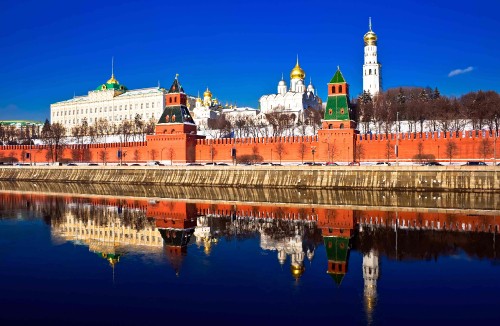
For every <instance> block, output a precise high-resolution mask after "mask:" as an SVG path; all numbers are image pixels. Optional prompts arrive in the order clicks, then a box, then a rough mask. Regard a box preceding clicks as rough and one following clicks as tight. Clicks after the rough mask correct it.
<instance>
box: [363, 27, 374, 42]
mask: <svg viewBox="0 0 500 326" xmlns="http://www.w3.org/2000/svg"><path fill="white" fill-rule="evenodd" d="M364 40H365V45H377V34H375V33H374V32H373V31H372V30H369V31H368V33H366V34H365V36H364Z"/></svg>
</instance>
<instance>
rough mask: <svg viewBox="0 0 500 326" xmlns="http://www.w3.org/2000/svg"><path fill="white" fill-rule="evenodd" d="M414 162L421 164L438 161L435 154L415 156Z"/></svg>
mask: <svg viewBox="0 0 500 326" xmlns="http://www.w3.org/2000/svg"><path fill="white" fill-rule="evenodd" d="M413 160H414V161H418V162H420V163H424V162H433V161H435V160H436V157H435V156H434V154H417V155H414V156H413Z"/></svg>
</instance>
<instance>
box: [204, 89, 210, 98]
mask: <svg viewBox="0 0 500 326" xmlns="http://www.w3.org/2000/svg"><path fill="white" fill-rule="evenodd" d="M203 96H204V97H206V96H208V97H212V92H211V91H210V90H209V89H208V87H207V90H206V91H205V92H204V93H203Z"/></svg>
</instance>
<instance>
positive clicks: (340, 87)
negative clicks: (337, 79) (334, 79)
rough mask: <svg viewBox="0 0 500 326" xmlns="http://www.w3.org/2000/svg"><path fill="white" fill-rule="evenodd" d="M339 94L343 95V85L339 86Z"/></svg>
mask: <svg viewBox="0 0 500 326" xmlns="http://www.w3.org/2000/svg"><path fill="white" fill-rule="evenodd" d="M339 93H342V85H339Z"/></svg>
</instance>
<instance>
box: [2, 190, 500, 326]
mask: <svg viewBox="0 0 500 326" xmlns="http://www.w3.org/2000/svg"><path fill="white" fill-rule="evenodd" d="M0 205H1V211H2V212H3V214H2V216H6V215H7V214H5V212H26V211H28V212H29V211H34V212H38V213H39V214H41V215H43V216H44V221H45V223H47V224H48V225H50V227H51V235H52V239H53V241H54V243H57V244H60V243H64V242H72V243H74V244H75V245H81V246H85V247H88V250H89V251H90V252H92V253H95V254H96V255H98V256H99V257H101V258H102V259H105V260H106V261H107V262H108V264H109V265H110V266H111V267H112V268H113V269H114V268H115V266H116V265H117V264H119V263H120V260H121V259H123V257H126V256H127V255H128V254H129V253H132V252H134V253H138V252H140V253H141V254H144V255H148V254H160V253H161V254H162V255H164V257H166V258H167V259H168V261H169V263H170V265H171V268H172V270H173V271H174V273H175V274H176V275H179V274H180V273H181V272H182V267H183V262H184V259H185V257H186V256H187V255H188V251H189V248H190V247H191V245H193V246H196V247H197V248H200V249H202V250H203V252H204V254H205V255H206V256H210V255H212V254H213V251H214V250H216V248H217V246H218V244H219V242H220V241H221V239H226V240H228V241H230V240H232V239H236V240H242V239H248V238H256V237H257V238H259V239H260V248H261V249H262V250H263V251H264V252H269V253H273V254H274V255H275V257H276V263H277V264H279V265H281V266H282V268H285V265H287V264H289V271H290V274H289V275H291V277H293V278H294V279H295V281H296V282H300V279H301V277H303V275H304V274H305V273H307V272H308V271H307V269H308V267H307V266H308V264H312V262H313V261H315V260H319V261H320V264H322V265H323V266H324V270H325V271H326V273H328V275H330V276H331V278H332V281H333V282H334V284H335V285H336V286H337V287H341V286H342V283H343V280H344V278H345V277H346V275H347V274H348V273H349V270H350V269H352V268H361V269H362V276H363V281H364V286H363V292H362V293H363V294H362V296H363V299H362V300H363V307H364V310H365V313H366V320H367V321H368V323H371V322H372V320H373V315H374V313H375V309H376V307H377V301H378V300H377V297H378V295H377V283H378V281H379V279H380V277H381V276H380V275H381V271H380V269H381V264H380V257H381V256H385V257H388V258H389V259H395V260H437V259H438V258H439V257H440V256H443V255H452V254H455V253H457V252H459V251H463V252H465V253H467V255H469V256H471V257H478V258H488V259H492V260H493V261H496V252H497V249H498V245H497V243H496V241H495V238H496V234H497V232H498V212H497V211H490V210H485V211H484V212H482V213H483V214H478V212H477V210H475V211H474V212H473V213H470V212H468V211H466V210H464V211H461V212H457V213H453V214H452V213H448V212H442V213H437V212H429V211H428V210H426V209H422V208H419V207H415V208H413V209H406V210H405V211H399V210H397V209H393V210H391V209H387V210H383V211H382V210H377V209H374V208H371V207H367V208H366V209H359V207H356V209H353V208H349V207H346V208H342V209H333V208H324V207H316V206H303V205H296V206H294V205H271V204H267V205H266V204H260V205H256V204H251V203H238V204H234V203H219V202H210V201H203V202H197V203H195V202H187V201H182V200H166V199H158V198H126V197H122V198H120V197H105V196H94V197H92V196H83V195H81V196H77V197H76V196H71V195H68V196H49V195H42V194H33V193H30V194H25V193H16V194H9V193H3V194H1V196H0ZM320 246H324V249H325V253H326V256H325V255H322V256H318V255H317V254H316V252H317V249H318V247H320ZM193 248H194V247H193ZM352 250H356V251H358V252H360V254H361V255H362V265H361V266H350V262H349V260H350V255H351V251H352Z"/></svg>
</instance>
